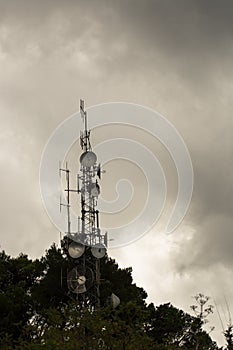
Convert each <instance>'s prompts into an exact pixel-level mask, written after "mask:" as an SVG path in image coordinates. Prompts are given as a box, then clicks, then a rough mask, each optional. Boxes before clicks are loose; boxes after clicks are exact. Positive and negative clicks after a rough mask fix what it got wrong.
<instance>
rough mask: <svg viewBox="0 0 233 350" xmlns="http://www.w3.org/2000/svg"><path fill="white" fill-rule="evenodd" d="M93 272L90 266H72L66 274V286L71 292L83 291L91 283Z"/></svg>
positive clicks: (79, 292)
mask: <svg viewBox="0 0 233 350" xmlns="http://www.w3.org/2000/svg"><path fill="white" fill-rule="evenodd" d="M93 281H94V274H93V271H92V270H91V269H90V268H86V271H85V273H84V269H83V268H82V267H80V266H79V267H78V266H77V267H74V268H73V269H72V270H71V271H70V272H69V273H68V276H67V286H68V288H69V290H70V291H71V292H72V293H75V294H81V293H85V292H86V291H87V290H88V289H89V288H90V287H91V286H92V284H93Z"/></svg>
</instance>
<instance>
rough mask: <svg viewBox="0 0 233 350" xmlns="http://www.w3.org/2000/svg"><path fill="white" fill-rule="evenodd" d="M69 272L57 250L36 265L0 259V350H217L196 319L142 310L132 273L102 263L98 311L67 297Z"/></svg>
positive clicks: (173, 311) (166, 308)
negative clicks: (113, 299)
mask: <svg viewBox="0 0 233 350" xmlns="http://www.w3.org/2000/svg"><path fill="white" fill-rule="evenodd" d="M69 268H70V262H69V259H67V258H65V257H63V255H62V252H61V250H60V249H58V248H57V247H56V246H55V245H52V246H51V247H50V249H49V250H48V251H47V252H46V255H45V256H44V257H42V258H41V259H40V260H35V261H32V260H30V259H28V257H27V256H26V255H23V254H21V255H20V256H18V257H17V258H11V257H10V256H7V255H6V254H5V252H1V253H0V314H1V319H0V349H1V350H10V349H16V350H23V349H24V350H27V349H28V350H29V349H30V350H38V349H46V350H47V349H48V350H49V349H51V350H60V349H62V350H63V349H66V350H73V349H75V350H78V349H80V350H89V349H90V350H94V349H98V350H101V349H102V350H121V349H122V350H144V349H145V350H177V349H183V350H185V349H195V344H196V343H195V341H196V339H197V337H198V342H199V349H202V350H210V349H217V347H216V345H215V343H214V342H212V340H211V338H210V337H209V335H208V334H207V333H206V332H204V331H203V330H202V323H203V322H202V320H201V319H200V317H192V316H190V315H188V314H186V313H184V312H183V311H182V310H179V309H177V308H175V307H173V306H172V305H171V304H170V303H168V304H164V305H160V306H158V307H154V305H153V304H150V305H146V303H145V299H146V296H147V294H146V292H145V291H144V290H143V289H142V288H139V287H137V286H136V285H135V284H134V283H133V280H132V269H131V268H126V269H120V268H119V267H118V265H117V264H116V262H115V261H114V260H113V259H111V258H109V257H107V256H106V257H104V258H103V259H101V305H102V308H101V309H99V310H96V311H95V312H93V311H92V310H91V309H85V310H84V309H81V308H79V306H78V304H77V303H76V302H74V301H73V300H72V299H70V298H69V297H68V296H67V290H66V283H65V280H64V278H63V277H64V276H65V275H66V271H67V269H69ZM61 272H63V274H62V273H61ZM112 292H114V293H115V294H116V295H118V296H119V297H120V299H121V303H120V305H119V306H118V307H117V308H116V309H112V308H111V307H109V306H107V305H106V303H105V301H106V299H107V297H108V296H109V295H110V294H111V293H112ZM231 331H232V329H231ZM229 349H231V348H229Z"/></svg>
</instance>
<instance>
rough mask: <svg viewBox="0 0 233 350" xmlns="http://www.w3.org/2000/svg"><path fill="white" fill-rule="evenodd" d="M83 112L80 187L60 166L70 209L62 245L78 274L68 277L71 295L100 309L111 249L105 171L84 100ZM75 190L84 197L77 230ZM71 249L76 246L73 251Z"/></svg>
mask: <svg viewBox="0 0 233 350" xmlns="http://www.w3.org/2000/svg"><path fill="white" fill-rule="evenodd" d="M80 113H81V117H82V120H83V122H84V130H83V131H81V132H80V145H81V148H82V151H83V153H82V155H81V157H80V165H81V167H80V173H79V174H77V189H71V188H70V170H69V169H68V165H67V163H66V167H65V168H61V167H60V173H61V172H65V175H66V184H67V185H66V189H65V192H66V203H65V204H63V203H60V210H61V208H62V206H65V207H66V208H67V232H66V233H65V237H64V238H63V240H62V242H63V243H62V245H63V247H64V250H65V252H66V254H67V257H68V258H69V259H70V260H71V261H73V263H74V268H73V270H74V271H73V272H72V273H71V272H69V273H68V274H67V275H68V276H74V277H67V278H68V279H67V283H68V288H69V294H71V295H73V296H75V298H76V300H77V302H78V303H79V305H80V306H81V307H82V306H83V307H88V306H89V307H93V308H96V307H100V259H101V258H102V257H103V256H104V255H105V253H106V249H107V233H105V234H102V233H101V230H100V227H99V211H98V209H97V201H98V195H99V193H100V186H99V184H98V178H99V179H100V178H101V173H102V171H101V166H100V164H97V157H96V155H95V153H94V152H93V151H92V148H91V143H90V130H88V128H87V112H86V111H85V110H84V101H83V100H80ZM71 192H75V193H77V194H79V195H80V196H81V218H80V217H78V228H77V231H75V232H72V231H71V217H70V208H71V203H70V193H71ZM74 242H76V243H74ZM72 243H73V245H72ZM70 247H71V248H70ZM83 247H85V249H84V248H83ZM70 249H73V250H72V254H71V250H70ZM82 249H83V250H82ZM80 271H81V272H80ZM90 271H91V272H93V281H92V283H89V285H87V287H86V286H85V282H84V281H86V280H87V278H86V274H88V272H89V275H91V274H90ZM81 283H82V285H81ZM90 285H91V286H90ZM75 286H76V287H75ZM72 288H73V289H72Z"/></svg>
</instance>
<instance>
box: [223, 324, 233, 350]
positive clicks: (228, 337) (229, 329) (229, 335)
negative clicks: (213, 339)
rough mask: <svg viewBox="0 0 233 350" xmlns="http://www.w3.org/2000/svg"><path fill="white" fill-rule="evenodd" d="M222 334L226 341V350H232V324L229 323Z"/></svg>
mask: <svg viewBox="0 0 233 350" xmlns="http://www.w3.org/2000/svg"><path fill="white" fill-rule="evenodd" d="M224 336H225V339H226V342H227V348H226V350H233V326H232V324H229V325H228V326H227V329H226V330H225V332H224Z"/></svg>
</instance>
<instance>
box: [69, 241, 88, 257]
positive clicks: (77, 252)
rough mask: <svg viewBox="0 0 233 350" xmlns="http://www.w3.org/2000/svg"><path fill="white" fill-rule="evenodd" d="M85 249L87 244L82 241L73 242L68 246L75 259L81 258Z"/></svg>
mask: <svg viewBox="0 0 233 350" xmlns="http://www.w3.org/2000/svg"><path fill="white" fill-rule="evenodd" d="M84 251H85V246H84V245H82V244H81V243H77V242H72V243H70V245H69V247H68V253H69V255H70V256H71V258H73V259H77V258H80V256H82V255H83V253H84Z"/></svg>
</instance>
